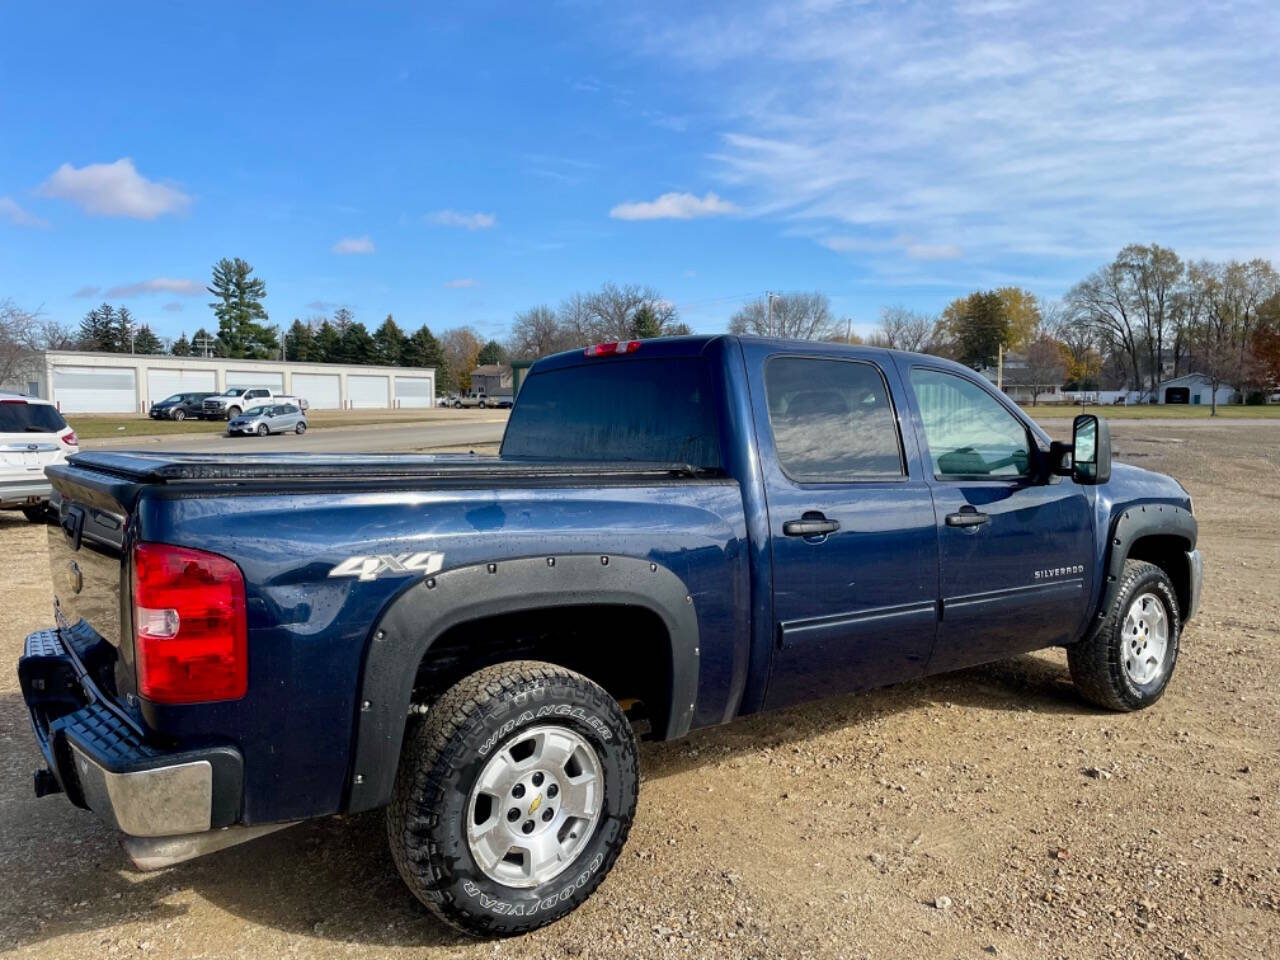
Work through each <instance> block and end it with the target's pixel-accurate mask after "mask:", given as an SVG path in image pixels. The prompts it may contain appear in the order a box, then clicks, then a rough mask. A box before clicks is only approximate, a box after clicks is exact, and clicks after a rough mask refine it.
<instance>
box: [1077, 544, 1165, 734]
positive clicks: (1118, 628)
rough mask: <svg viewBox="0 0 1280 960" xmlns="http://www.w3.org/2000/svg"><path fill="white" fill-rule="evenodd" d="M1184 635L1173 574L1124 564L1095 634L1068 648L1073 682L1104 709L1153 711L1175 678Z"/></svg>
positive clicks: (1144, 565)
mask: <svg viewBox="0 0 1280 960" xmlns="http://www.w3.org/2000/svg"><path fill="white" fill-rule="evenodd" d="M1181 632H1182V623H1181V620H1180V618H1179V612H1178V597H1177V594H1176V593H1175V592H1174V589H1173V584H1172V583H1171V582H1170V580H1169V575H1168V574H1166V573H1165V572H1164V571H1163V570H1161V569H1160V568H1159V567H1157V566H1156V565H1155V564H1152V563H1146V562H1145V561H1142V560H1126V561H1125V563H1124V569H1123V571H1122V573H1121V575H1120V590H1119V592H1118V593H1117V594H1116V597H1115V599H1114V600H1113V601H1112V603H1111V607H1110V609H1108V611H1107V614H1106V618H1105V619H1104V620H1103V622H1102V625H1101V626H1100V627H1099V628H1098V631H1097V633H1095V634H1094V635H1093V636H1092V637H1090V638H1088V639H1086V640H1082V641H1081V642H1080V643H1077V644H1073V645H1072V646H1070V647H1067V665H1068V666H1069V667H1070V668H1071V679H1072V680H1074V681H1075V684H1076V687H1077V689H1079V691H1080V692H1081V693H1082V694H1084V696H1085V697H1087V698H1088V699H1089V700H1092V701H1093V702H1094V703H1096V704H1098V706H1100V707H1107V708H1108V709H1111V710H1141V709H1142V708H1143V707H1149V706H1151V704H1153V703H1155V702H1156V701H1157V700H1159V699H1160V697H1161V696H1163V695H1164V691H1165V688H1166V687H1167V686H1168V685H1169V679H1170V678H1171V677H1172V676H1173V668H1174V666H1175V665H1176V664H1177V662H1178V645H1179V641H1180V639H1181Z"/></svg>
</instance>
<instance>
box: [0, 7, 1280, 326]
mask: <svg viewBox="0 0 1280 960" xmlns="http://www.w3.org/2000/svg"><path fill="white" fill-rule="evenodd" d="M446 7H448V8H450V9H445V8H446ZM453 8H456V9H453ZM3 34H4V35H3V38H0V299H4V298H10V299H12V300H13V301H14V302H15V303H17V304H18V305H20V306H22V307H25V308H27V309H41V310H43V312H44V313H45V314H46V315H47V316H49V317H51V318H52V319H55V320H58V321H61V322H63V323H67V324H71V325H74V324H76V323H77V322H78V321H79V319H80V317H81V316H82V315H83V314H84V312H85V311H86V310H87V309H89V308H90V307H91V306H94V305H95V304H96V303H98V302H100V301H102V300H108V301H110V302H112V303H123V304H127V305H128V306H129V307H130V308H131V309H132V310H133V311H134V313H135V314H136V315H137V317H138V318H139V319H140V320H141V321H144V322H147V323H149V324H150V325H151V326H152V328H153V329H154V330H155V331H156V332H157V333H159V334H160V335H162V336H170V337H173V336H177V335H178V334H179V333H181V332H186V333H188V334H190V333H192V332H194V330H195V329H196V328H197V327H198V326H200V325H206V326H208V327H210V328H212V327H213V320H212V315H211V312H210V310H209V307H208V300H209V297H208V294H207V293H206V292H205V290H204V287H205V286H206V285H207V283H208V282H209V276H210V272H211V268H212V264H213V263H214V262H215V261H216V260H217V259H219V258H220V257H235V256H239V257H243V258H244V259H246V260H248V261H249V262H250V263H251V264H253V266H254V268H255V270H256V273H257V274H258V275H259V276H261V277H262V278H263V279H264V280H265V281H266V285H267V298H266V301H265V304H266V307H267V310H268V311H269V313H270V319H271V322H272V323H275V324H280V325H282V326H287V325H288V324H289V323H290V322H291V321H292V319H293V318H294V317H302V318H304V319H305V318H307V317H310V316H313V315H317V314H322V313H330V312H332V310H333V309H335V308H336V307H337V306H341V305H345V306H347V307H349V308H350V309H352V310H353V311H354V312H355V314H356V317H357V319H359V320H363V321H364V322H365V323H366V324H368V325H369V326H370V327H373V326H376V325H377V324H378V323H380V322H381V320H382V319H383V317H385V316H386V315H387V314H388V313H390V314H393V315H394V316H395V317H396V319H397V321H398V322H399V323H400V324H401V325H402V326H404V327H408V328H411V329H416V327H418V326H419V325H420V324H422V323H427V324H429V325H430V326H431V327H432V329H433V330H436V331H437V332H438V331H440V330H444V329H448V328H450V327H454V326H459V325H463V324H470V325H471V326H473V327H475V328H476V329H477V330H479V331H480V332H481V334H482V335H484V336H486V337H490V336H493V337H498V338H502V337H503V336H505V335H506V333H507V332H508V330H509V327H510V322H511V318H512V317H513V315H514V314H515V313H516V312H517V311H519V310H522V309H525V308H528V307H531V306H536V305H539V304H548V305H552V306H554V305H555V304H557V303H559V302H560V301H561V300H562V299H563V298H564V297H566V296H567V295H569V294H571V293H573V292H575V291H580V290H589V289H592V288H595V287H598V286H599V285H600V284H602V283H604V282H606V281H613V282H617V283H640V284H647V285H651V286H653V287H654V288H655V289H656V290H658V291H659V292H660V294H661V295H662V296H663V297H665V298H666V299H668V300H670V301H671V302H673V303H675V304H676V305H677V307H678V309H679V311H680V314H681V316H682V318H683V319H684V320H686V321H687V322H688V323H689V324H690V325H691V326H692V327H693V328H694V329H695V330H697V331H700V332H714V331H719V330H723V329H724V328H725V325H726V322H727V320H728V318H729V316H730V315H731V314H732V313H733V311H734V310H735V309H736V308H737V307H738V306H739V305H741V304H742V303H743V302H744V301H746V300H748V299H751V298H753V297H756V296H759V295H761V294H763V293H764V291H766V290H774V291H788V290H806V291H808V290H820V291H823V292H825V293H827V294H828V295H829V296H830V297H831V301H832V306H833V310H834V312H835V314H836V315H837V316H838V317H840V318H842V319H843V318H849V319H850V320H851V322H852V324H853V326H854V328H855V329H858V330H861V331H864V332H866V331H869V330H870V329H871V328H872V327H873V326H874V323H875V320H876V316H877V311H878V309H879V308H880V307H882V306H886V305H891V304H894V305H903V306H907V307H911V308H913V309H918V310H925V311H937V310H940V309H941V308H942V307H943V306H944V305H945V304H946V303H947V302H948V301H949V300H950V299H952V298H953V297H955V296H958V295H961V294H963V293H966V292H968V291H970V290H973V289H979V288H989V287H994V286H1001V285H1006V284H1018V285H1021V286H1025V287H1028V288H1029V289H1031V290H1032V291H1033V292H1035V293H1037V294H1040V295H1044V296H1050V297H1053V296H1060V295H1061V294H1062V293H1063V292H1065V291H1066V290H1067V289H1068V288H1069V287H1070V286H1071V284H1072V283H1074V282H1075V281H1077V280H1079V279H1080V278H1081V277H1083V276H1084V275H1086V274H1087V273H1088V272H1090V271H1091V270H1093V269H1095V268H1096V267H1098V266H1099V265H1101V264H1103V263H1105V262H1107V261H1108V260H1109V259H1110V258H1111V257H1113V256H1114V255H1115V253H1116V252H1117V251H1118V250H1119V249H1120V248H1121V247H1123V246H1124V245H1126V244H1128V243H1137V242H1143V243H1150V242H1157V243H1160V244H1162V245H1165V246H1171V247H1173V248H1174V249H1176V250H1177V251H1178V252H1179V253H1180V254H1183V255H1184V256H1190V257H1197V258H1198V257H1208V258H1214V259H1225V258H1229V257H1241V258H1244V257H1254V256H1262V257H1267V258H1271V259H1280V107H1278V106H1277V104H1280V58H1277V57H1276V56H1275V51H1276V50H1277V49H1280V13H1277V10H1276V7H1275V3H1274V0H1262V2H1257V3H1250V2H1243V3H1222V2H1212V0H1199V2H1193V3H1178V2H1169V0H1164V2H1158V3H1144V2H1124V3H1115V2H1113V0H1111V2H1094V0H1073V2H1072V3H1061V2H1051V3H1043V4H1041V3H1027V2H1021V0H958V2H954V3H943V2H925V3H905V4H888V3H874V2H854V3H842V2H835V0H807V2H800V0H784V2H776V3H775V2H757V0H735V2H731V3H729V2H726V3H722V4H717V5H703V4H697V3H690V2H676V3H663V2H647V3H639V4H630V3H627V2H625V0H608V2H600V3H595V2H561V3H546V4H544V3H527V2H526V3H510V4H497V3H487V2H471V3H466V4H450V5H445V4H425V3H423V4H394V3H376V4H375V3H369V4H364V3H362V4H337V3H317V4H308V5H306V6H303V5H301V4H286V3H272V4H244V5H241V4H237V3H233V2H222V3H219V4H216V5H215V4H212V3H165V4H142V3H132V4H127V5H124V6H121V5H109V4H100V3H77V2H62V3H56V4H23V5H10V6H8V7H7V8H6V11H5V29H4V32H3Z"/></svg>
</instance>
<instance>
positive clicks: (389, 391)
mask: <svg viewBox="0 0 1280 960" xmlns="http://www.w3.org/2000/svg"><path fill="white" fill-rule="evenodd" d="M231 387H268V388H270V389H271V390H272V391H274V392H277V393H288V394H293V395H294V396H298V397H302V398H303V399H305V400H306V401H307V403H309V404H310V406H311V409H313V410H387V409H395V408H400V407H430V406H434V403H435V395H436V389H435V388H436V372H435V369H434V368H432V367H370V366H357V365H349V364H339V363H287V362H284V361H279V360H226V359H219V358H214V359H208V360H206V359H204V358H203V357H169V356H137V355H133V354H123V353H84V352H81V351H77V350H49V351H47V352H46V353H45V354H44V374H43V377H42V378H41V379H40V380H39V381H31V382H30V384H29V386H28V390H29V391H32V390H34V392H35V393H37V394H38V395H39V396H41V397H44V398H45V399H47V400H51V401H53V402H54V403H56V404H57V405H58V408H59V409H60V410H61V411H62V412H63V413H138V414H144V413H146V412H147V411H148V410H149V409H150V408H151V405H152V404H153V403H157V402H159V401H160V400H163V399H164V398H165V397H169V396H172V395H173V394H175V393H187V392H194V391H208V392H212V393H221V392H222V391H223V390H228V389H230V388H231Z"/></svg>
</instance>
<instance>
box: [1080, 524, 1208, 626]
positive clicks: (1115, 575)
mask: <svg viewBox="0 0 1280 960" xmlns="http://www.w3.org/2000/svg"><path fill="white" fill-rule="evenodd" d="M1198 530H1199V527H1198V524H1197V523H1196V518H1195V517H1194V516H1192V514H1191V511H1190V510H1187V509H1185V508H1183V507H1179V506H1175V505H1174V504H1171V503H1139V504H1134V505H1133V506H1129V507H1126V508H1125V509H1124V510H1122V511H1121V512H1120V515H1119V516H1118V517H1116V518H1115V521H1114V522H1113V523H1112V525H1111V533H1110V538H1109V539H1108V541H1107V563H1106V567H1105V570H1106V575H1105V579H1104V580H1103V582H1102V595H1101V600H1100V601H1099V603H1098V608H1097V610H1096V611H1095V613H1094V617H1093V619H1092V621H1091V622H1090V623H1089V627H1088V629H1087V630H1085V632H1084V635H1083V636H1082V637H1081V639H1082V640H1084V639H1090V638H1092V637H1093V636H1094V635H1095V634H1097V632H1098V630H1099V629H1100V628H1101V627H1102V622H1103V621H1104V620H1105V619H1106V618H1107V611H1108V610H1110V609H1111V604H1112V603H1113V602H1114V601H1115V599H1116V594H1118V593H1119V592H1120V582H1121V574H1122V572H1123V571H1124V562H1125V561H1126V560H1128V559H1129V552H1130V550H1131V549H1132V548H1133V545H1134V544H1135V543H1136V542H1137V541H1139V540H1141V539H1142V538H1143V537H1151V536H1165V537H1169V536H1172V537H1179V538H1181V539H1183V540H1185V541H1186V542H1187V550H1191V549H1193V548H1194V547H1195V545H1196V536H1197V533H1198ZM1184 557H1185V553H1184ZM1186 562H1187V563H1190V560H1189V559H1188V560H1186ZM1189 576H1190V571H1189V570H1188V577H1189Z"/></svg>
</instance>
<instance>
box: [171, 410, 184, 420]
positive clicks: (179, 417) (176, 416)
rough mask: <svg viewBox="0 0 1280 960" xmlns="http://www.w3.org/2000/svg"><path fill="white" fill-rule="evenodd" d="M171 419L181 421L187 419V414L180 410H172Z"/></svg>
mask: <svg viewBox="0 0 1280 960" xmlns="http://www.w3.org/2000/svg"><path fill="white" fill-rule="evenodd" d="M173 419H175V420H177V421H178V422H179V423H181V422H182V421H183V420H185V419H187V415H186V414H185V413H183V412H182V411H181V410H175V411H173Z"/></svg>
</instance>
